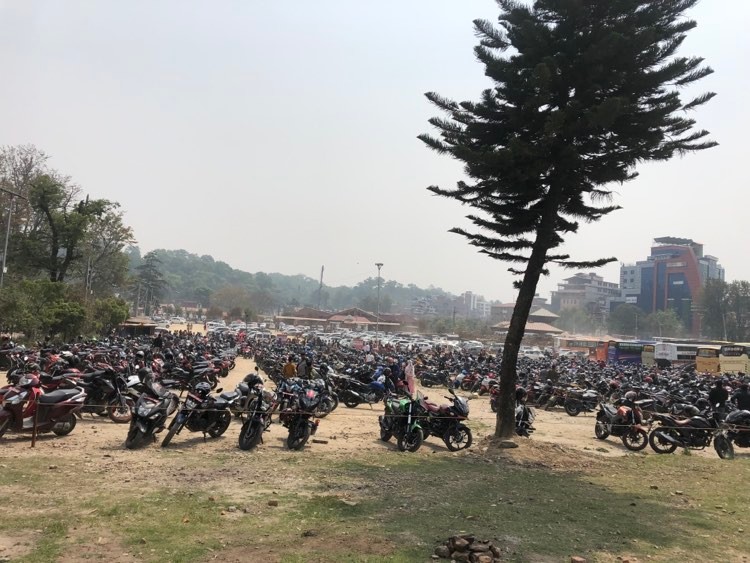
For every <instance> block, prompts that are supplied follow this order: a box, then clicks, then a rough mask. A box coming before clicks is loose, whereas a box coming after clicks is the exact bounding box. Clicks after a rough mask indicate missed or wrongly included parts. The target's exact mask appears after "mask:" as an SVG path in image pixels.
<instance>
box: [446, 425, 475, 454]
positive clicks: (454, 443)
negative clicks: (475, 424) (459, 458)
mask: <svg viewBox="0 0 750 563" xmlns="http://www.w3.org/2000/svg"><path fill="white" fill-rule="evenodd" d="M443 441H444V442H445V445H446V447H447V448H448V449H449V450H450V451H452V452H457V451H459V450H464V449H466V448H468V447H470V446H471V442H472V436H471V428H469V427H468V426H466V425H465V424H456V425H455V426H453V427H452V428H449V429H448V430H446V432H445V435H444V436H443Z"/></svg>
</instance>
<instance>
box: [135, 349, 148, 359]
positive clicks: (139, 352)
mask: <svg viewBox="0 0 750 563" xmlns="http://www.w3.org/2000/svg"><path fill="white" fill-rule="evenodd" d="M135 357H136V358H138V359H139V360H142V359H143V358H145V357H146V354H144V353H143V350H138V351H137V352H136V353H135Z"/></svg>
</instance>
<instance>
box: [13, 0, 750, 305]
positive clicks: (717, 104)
mask: <svg viewBox="0 0 750 563" xmlns="http://www.w3.org/2000/svg"><path fill="white" fill-rule="evenodd" d="M716 7H717V6H716V3H712V2H703V3H701V4H699V6H698V7H697V8H696V9H695V10H693V11H692V13H691V16H692V17H693V18H694V19H696V20H697V22H698V28H697V29H696V30H695V31H693V32H692V33H691V34H689V36H688V39H687V40H686V41H685V43H684V45H683V46H682V49H681V51H680V54H681V55H684V56H694V55H695V56H702V57H705V58H706V62H707V63H708V64H709V65H710V66H711V67H713V68H714V70H715V71H716V72H715V74H713V75H712V76H710V77H708V78H706V79H705V80H703V81H701V82H700V84H699V86H698V89H699V91H704V90H711V91H715V92H717V93H718V94H719V95H718V96H717V98H716V99H714V100H713V101H712V102H711V103H709V104H708V105H706V106H705V107H703V108H701V110H700V111H699V112H697V113H696V119H697V121H698V125H699V126H700V127H701V128H705V129H708V130H709V131H710V132H711V138H713V139H714V140H716V141H718V142H719V143H720V146H718V147H716V148H713V149H711V150H708V151H703V152H701V153H697V154H690V155H688V156H687V157H685V158H684V159H679V158H676V159H674V160H672V161H669V162H667V163H657V164H651V165H647V166H642V167H641V168H640V169H639V170H640V172H641V175H640V177H639V178H638V179H636V180H635V181H633V182H630V183H628V184H626V185H624V186H621V187H616V191H617V192H618V195H617V196H616V198H615V203H617V204H619V205H622V206H623V208H624V209H622V210H621V211H618V212H616V213H614V214H612V215H611V216H609V217H606V218H604V219H603V220H602V221H601V222H599V223H597V224H593V225H587V226H584V227H582V228H581V230H580V232H579V234H577V235H574V236H572V237H570V238H569V242H568V244H567V246H566V250H567V251H569V252H570V253H571V254H572V255H573V257H574V258H576V259H581V260H585V259H593V258H599V257H603V256H615V257H617V258H618V260H619V261H622V262H635V261H636V260H641V259H644V258H645V257H646V255H647V254H648V251H649V247H650V243H651V240H652V239H653V238H655V237H660V236H667V235H670V236H678V237H688V238H692V239H694V240H696V241H699V242H701V243H703V244H704V248H705V251H706V252H707V253H708V254H712V255H715V256H717V257H718V258H719V261H720V262H721V264H722V265H723V266H724V267H725V268H726V273H727V279H728V280H734V279H750V265H749V264H748V262H747V260H745V259H744V258H745V257H744V253H742V252H740V251H738V250H739V249H744V248H746V247H747V246H748V245H749V244H750V232H749V231H748V230H747V229H746V228H744V222H745V215H746V213H745V211H746V205H745V198H744V197H743V193H742V191H741V189H742V188H743V187H744V185H745V184H746V183H747V180H746V178H745V175H744V173H741V168H742V167H743V165H744V158H745V156H744V143H743V142H742V141H741V136H742V135H743V134H744V133H745V131H747V130H748V129H749V128H750V114H749V113H748V109H747V106H746V103H745V101H744V97H745V93H746V91H747V90H748V86H750V83H749V79H748V75H747V72H746V61H745V56H746V54H747V53H748V52H750V38H749V37H748V35H747V33H746V32H745V29H744V27H745V22H746V21H747V19H748V17H750V3H744V2H733V3H732V8H733V10H732V17H731V18H729V17H727V14H726V12H725V11H721V10H717V9H716ZM497 13H498V9H497V6H496V4H495V3H494V2H493V1H492V0H464V1H462V2H448V1H435V0H429V1H428V0H416V1H413V2H408V3H405V2H395V1H384V2H379V3H377V4H369V5H365V4H362V3H356V2H346V1H343V0H328V1H324V2H316V3H302V2H283V3H260V2H220V3H217V2H211V3H208V2H176V1H174V2H158V3H138V2H127V3H125V2H122V3H99V2H83V1H79V2H74V1H71V2H65V3H56V2H41V1H29V2H14V3H4V4H2V5H1V6H0V30H1V31H2V33H1V34H0V42H2V48H3V52H4V54H5V57H4V71H5V74H6V87H5V88H3V89H2V90H0V108H2V109H0V111H1V112H2V121H3V125H4V126H3V128H2V131H0V144H3V145H16V144H24V143H33V144H35V145H36V146H37V147H39V148H40V149H42V150H44V151H45V152H47V153H48V154H50V155H51V156H52V159H51V161H50V164H51V166H53V167H55V168H57V169H58V170H60V171H61V172H64V173H66V174H69V175H71V176H72V177H73V178H74V180H75V181H76V182H77V183H79V184H80V185H81V187H82V188H83V189H84V190H85V191H86V192H87V193H89V194H91V195H92V197H104V198H109V199H112V200H116V201H119V202H120V203H121V204H122V206H123V208H124V209H125V210H126V220H127V221H128V223H129V224H130V225H132V226H133V228H134V230H135V235H136V237H137V239H138V242H139V246H140V247H141V249H142V250H143V251H144V252H146V251H148V250H151V249H154V248H167V249H176V248H184V249H186V250H188V251H189V252H194V253H197V254H210V255H212V256H213V257H214V258H216V259H217V260H223V261H225V262H228V263H229V264H230V265H232V266H233V267H235V268H240V269H244V270H247V271H250V272H256V271H266V272H272V271H277V272H281V273H285V274H297V273H303V274H306V275H309V276H310V277H317V275H318V274H319V272H320V266H321V265H323V264H325V267H326V277H325V282H326V283H327V284H329V285H339V284H354V283H357V282H358V281H361V280H362V279H363V278H365V277H368V276H375V275H376V267H375V263H376V262H382V263H383V264H384V266H383V269H382V275H383V277H384V278H386V279H396V280H398V281H401V282H402V283H414V284H417V285H419V286H425V287H426V286H429V285H431V284H432V285H435V286H440V287H442V288H444V289H446V290H449V291H452V292H454V293H460V292H463V291H466V290H470V291H474V292H476V293H479V294H482V295H484V296H485V297H486V298H487V299H499V300H504V301H507V300H510V299H512V298H513V295H514V291H513V289H512V287H511V283H512V281H513V280H514V279H515V278H514V277H513V276H511V275H510V274H509V273H507V271H506V269H507V265H506V264H503V263H499V262H496V261H493V260H490V259H489V258H487V257H484V256H482V255H480V254H477V253H476V251H475V249H473V248H472V247H470V246H468V245H467V244H466V242H465V240H464V239H463V238H461V237H459V236H457V235H453V234H450V233H448V232H447V231H448V229H450V228H451V227H454V226H458V225H464V226H465V225H466V222H465V221H464V220H463V218H462V217H463V215H465V214H466V213H467V208H460V207H459V206H457V205H456V204H455V203H453V202H451V201H447V200H441V199H439V198H436V197H434V196H431V195H430V194H429V193H428V192H427V190H426V189H425V188H426V187H427V186H429V185H440V186H441V187H451V186H453V185H455V182H456V181H457V180H460V179H462V170H461V167H460V166H459V165H458V164H457V163H454V162H451V161H450V160H448V159H447V158H446V157H440V156H437V155H435V154H434V153H432V152H431V151H429V150H428V149H427V148H426V147H425V146H424V145H423V144H422V143H421V142H420V141H418V140H417V139H416V136H417V135H418V134H420V133H425V132H432V128H431V127H430V126H429V124H428V122H427V120H428V119H429V118H430V117H433V116H436V115H438V112H437V110H436V109H435V108H433V107H432V106H431V105H430V104H429V103H428V101H427V100H426V99H425V98H424V96H423V93H424V92H427V91H436V92H438V93H440V94H442V95H444V96H446V97H449V98H452V99H455V100H475V99H477V98H478V97H479V95H480V93H481V90H482V89H483V88H486V87H488V86H489V82H488V81H487V79H486V78H485V77H484V76H483V67H482V66H481V65H480V64H478V63H477V62H476V61H475V59H474V55H473V52H472V48H473V46H474V45H475V44H476V43H477V39H476V37H475V36H474V33H473V28H472V23H471V22H472V20H473V19H476V18H484V19H489V20H492V21H494V20H495V19H496V16H497ZM686 97H687V95H686ZM618 269H619V264H617V263H615V264H611V265H609V266H607V267H605V268H601V269H599V270H598V273H599V274H601V275H603V276H604V277H605V279H606V280H608V281H613V282H617V281H618V271H619V270H618ZM572 273H574V272H569V271H561V270H559V269H553V270H552V275H551V276H550V277H549V278H546V279H543V280H542V281H541V282H540V285H539V293H540V294H542V295H548V293H549V291H550V290H551V289H554V287H555V286H556V284H557V282H558V281H559V280H560V279H561V278H562V277H565V276H567V275H569V274H572Z"/></svg>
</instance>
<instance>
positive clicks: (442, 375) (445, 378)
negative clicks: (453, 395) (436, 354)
mask: <svg viewBox="0 0 750 563" xmlns="http://www.w3.org/2000/svg"><path fill="white" fill-rule="evenodd" d="M417 379H418V380H419V383H421V384H422V386H423V387H435V386H437V385H443V386H445V387H448V386H449V385H450V380H451V378H450V374H449V373H448V372H447V371H446V370H440V371H434V370H425V371H423V372H422V373H420V374H419V375H418V376H417Z"/></svg>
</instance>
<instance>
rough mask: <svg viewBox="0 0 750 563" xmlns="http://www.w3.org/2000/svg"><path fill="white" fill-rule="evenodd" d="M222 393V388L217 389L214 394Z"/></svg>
mask: <svg viewBox="0 0 750 563" xmlns="http://www.w3.org/2000/svg"><path fill="white" fill-rule="evenodd" d="M222 391H224V388H223V387H219V388H218V389H217V390H216V391H215V393H221V392H222Z"/></svg>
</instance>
